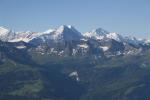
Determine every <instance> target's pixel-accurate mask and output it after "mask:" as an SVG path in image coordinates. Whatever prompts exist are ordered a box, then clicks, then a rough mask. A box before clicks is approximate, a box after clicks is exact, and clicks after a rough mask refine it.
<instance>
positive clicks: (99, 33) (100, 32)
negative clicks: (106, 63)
mask: <svg viewBox="0 0 150 100" xmlns="http://www.w3.org/2000/svg"><path fill="white" fill-rule="evenodd" d="M108 33H109V32H107V31H106V30H104V29H102V28H97V29H94V30H92V31H90V32H86V33H84V34H83V35H84V36H85V37H87V38H94V39H98V40H101V39H103V38H104V37H106V34H108Z"/></svg>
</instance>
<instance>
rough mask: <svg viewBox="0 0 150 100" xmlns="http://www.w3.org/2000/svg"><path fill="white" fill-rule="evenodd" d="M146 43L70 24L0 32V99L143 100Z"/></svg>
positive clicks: (149, 86)
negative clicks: (82, 29)
mask: <svg viewBox="0 0 150 100" xmlns="http://www.w3.org/2000/svg"><path fill="white" fill-rule="evenodd" d="M149 59H150V40H146V39H137V38H135V37H125V36H122V35H121V34H118V33H114V32H113V33H112V32H108V31H106V30H104V29H102V28H98V29H95V30H92V31H90V32H85V33H81V32H79V31H78V30H77V29H75V28H74V27H73V26H71V25H62V26H60V27H58V28H56V29H49V30H47V31H45V32H31V31H26V32H15V31H13V30H11V29H8V28H5V27H0V100H149V98H150V95H149V92H150V61H149Z"/></svg>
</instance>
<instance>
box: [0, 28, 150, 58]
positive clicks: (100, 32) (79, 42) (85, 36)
mask: <svg viewBox="0 0 150 100" xmlns="http://www.w3.org/2000/svg"><path fill="white" fill-rule="evenodd" d="M0 40H1V41H3V42H11V43H16V42H21V41H22V42H26V43H28V44H31V45H34V46H36V49H35V51H36V52H37V51H38V52H40V53H41V52H42V54H45V53H48V54H52V55H57V56H66V55H70V56H89V55H94V56H96V57H102V56H107V57H110V56H116V55H127V54H137V53H141V52H143V51H148V50H150V41H149V40H146V39H137V38H135V37H124V36H122V35H120V34H118V33H112V32H108V31H106V30H104V29H102V28H98V29H95V30H92V31H90V32H86V33H81V32H79V31H78V30H77V29H75V28H74V27H73V26H71V25H62V26H60V27H58V28H55V29H49V30H47V31H45V32H31V31H27V32H14V31H12V30H10V29H7V28H4V27H0ZM45 46H46V47H45ZM17 48H19V49H23V48H25V46H20V45H19V46H18V47H17Z"/></svg>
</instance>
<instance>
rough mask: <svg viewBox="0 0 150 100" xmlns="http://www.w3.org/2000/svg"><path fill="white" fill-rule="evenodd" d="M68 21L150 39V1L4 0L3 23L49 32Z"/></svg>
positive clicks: (83, 27)
mask: <svg viewBox="0 0 150 100" xmlns="http://www.w3.org/2000/svg"><path fill="white" fill-rule="evenodd" d="M64 24H67V25H68V24H69V25H73V26H75V27H76V28H77V29H78V30H79V31H80V32H86V31H90V30H92V29H95V28H98V27H101V28H103V29H106V30H107V31H110V32H118V33H120V34H125V35H131V36H137V37H142V38H143V37H146V38H150V0H0V26H6V27H9V28H11V29H14V30H16V31H22V30H23V31H25V30H31V31H45V30H47V29H49V28H54V27H58V26H60V25H64Z"/></svg>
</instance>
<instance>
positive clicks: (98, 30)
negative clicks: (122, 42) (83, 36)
mask: <svg viewBox="0 0 150 100" xmlns="http://www.w3.org/2000/svg"><path fill="white" fill-rule="evenodd" d="M91 32H92V33H95V34H98V35H106V34H108V33H109V32H108V31H106V30H104V29H102V28H97V29H95V30H92V31H91Z"/></svg>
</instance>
